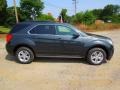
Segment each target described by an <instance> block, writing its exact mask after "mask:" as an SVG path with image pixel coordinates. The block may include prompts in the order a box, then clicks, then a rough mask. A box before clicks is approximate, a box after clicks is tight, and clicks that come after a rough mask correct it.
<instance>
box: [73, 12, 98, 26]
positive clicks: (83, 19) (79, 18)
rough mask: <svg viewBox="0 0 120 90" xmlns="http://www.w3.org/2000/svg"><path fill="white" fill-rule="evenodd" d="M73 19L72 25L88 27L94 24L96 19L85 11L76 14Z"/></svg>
mask: <svg viewBox="0 0 120 90" xmlns="http://www.w3.org/2000/svg"><path fill="white" fill-rule="evenodd" d="M73 19H74V20H73V23H83V24H86V25H89V24H92V23H94V22H95V20H96V17H95V16H94V15H93V13H92V12H91V11H86V12H80V13H77V14H76V15H75V16H74V18H73Z"/></svg>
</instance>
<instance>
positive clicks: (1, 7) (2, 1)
mask: <svg viewBox="0 0 120 90" xmlns="http://www.w3.org/2000/svg"><path fill="white" fill-rule="evenodd" d="M6 8H7V2H6V0H0V17H1V18H0V24H4V23H5V19H6V14H7V11H6Z"/></svg>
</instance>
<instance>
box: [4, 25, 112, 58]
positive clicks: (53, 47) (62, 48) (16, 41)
mask: <svg viewBox="0 0 120 90" xmlns="http://www.w3.org/2000/svg"><path fill="white" fill-rule="evenodd" d="M38 25H41V24H32V25H30V26H28V27H27V28H25V29H23V30H20V31H19V32H17V33H12V34H13V39H12V40H11V41H10V42H9V43H7V44H6V49H7V51H8V53H10V54H12V55H14V54H15V51H16V50H17V48H19V47H21V46H25V47H28V48H30V49H31V50H32V51H33V52H34V55H35V56H36V57H39V56H40V54H42V55H67V56H71V55H72V56H78V57H81V58H85V57H86V55H87V53H88V51H89V50H90V49H92V48H94V47H100V48H102V49H104V50H105V51H106V53H107V59H108V60H110V59H111V57H112V55H113V52H114V47H113V46H112V45H110V44H109V43H107V42H106V41H105V40H103V39H99V40H98V38H93V37H92V36H83V35H81V34H80V36H79V37H78V38H75V39H73V38H72V37H71V36H62V35H50V34H45V35H42V34H41V35H40V34H39V41H40V43H44V46H41V47H42V48H39V46H38V45H36V42H35V40H33V37H34V38H35V39H37V38H36V35H35V34H30V33H29V31H30V30H32V29H33V28H34V27H36V26H38ZM50 25H63V24H50ZM64 26H66V25H64ZM61 37H62V40H61V39H59V38H61ZM70 38H71V39H70ZM58 41H59V42H58ZM48 43H49V44H48ZM40 49H41V51H39V50H40ZM44 50H46V51H44ZM53 51H54V52H53ZM76 51H77V52H76Z"/></svg>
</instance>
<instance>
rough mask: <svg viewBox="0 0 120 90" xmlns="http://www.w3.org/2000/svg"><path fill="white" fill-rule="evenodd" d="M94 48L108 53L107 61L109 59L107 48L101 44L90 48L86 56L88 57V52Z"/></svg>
mask: <svg viewBox="0 0 120 90" xmlns="http://www.w3.org/2000/svg"><path fill="white" fill-rule="evenodd" d="M93 48H102V49H103V50H104V51H105V52H106V59H108V57H109V56H108V55H109V53H108V50H107V48H106V47H105V46H104V45H100V44H98V45H94V46H91V47H89V48H88V50H87V53H86V56H87V55H88V52H89V51H90V50H91V49H93Z"/></svg>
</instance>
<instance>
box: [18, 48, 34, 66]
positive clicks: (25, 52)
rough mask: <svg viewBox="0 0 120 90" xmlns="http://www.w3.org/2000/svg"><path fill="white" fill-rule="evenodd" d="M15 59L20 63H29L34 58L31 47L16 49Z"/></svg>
mask: <svg viewBox="0 0 120 90" xmlns="http://www.w3.org/2000/svg"><path fill="white" fill-rule="evenodd" d="M16 57H17V60H18V61H19V62H20V63H22V64H29V63H31V62H32V61H33V59H34V54H33V52H32V50H31V49H29V48H27V47H20V48H18V49H17V51H16Z"/></svg>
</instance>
